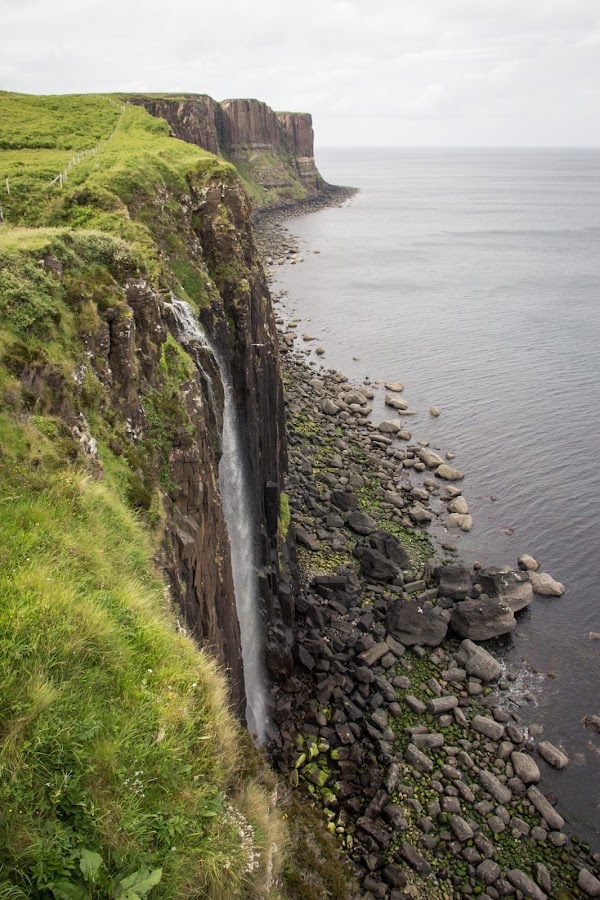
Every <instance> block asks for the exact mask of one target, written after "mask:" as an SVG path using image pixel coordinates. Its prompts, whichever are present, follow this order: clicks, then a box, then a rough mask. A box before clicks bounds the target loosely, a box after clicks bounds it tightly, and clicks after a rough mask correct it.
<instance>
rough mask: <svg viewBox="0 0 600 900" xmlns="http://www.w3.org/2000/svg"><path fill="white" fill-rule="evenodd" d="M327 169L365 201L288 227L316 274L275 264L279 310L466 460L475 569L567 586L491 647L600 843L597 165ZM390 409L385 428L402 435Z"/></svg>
mask: <svg viewBox="0 0 600 900" xmlns="http://www.w3.org/2000/svg"><path fill="white" fill-rule="evenodd" d="M319 161H320V164H321V168H322V169H323V170H324V174H325V177H326V178H327V179H328V180H331V181H336V182H338V183H343V184H356V185H358V186H359V187H360V188H361V193H359V194H358V195H357V196H356V197H355V198H354V199H353V200H352V201H351V202H350V203H349V204H348V205H346V206H344V207H342V208H331V209H326V210H321V211H318V212H315V213H313V214H311V215H309V216H303V217H301V218H296V219H294V220H293V221H292V222H289V223H288V226H289V229H290V231H291V233H292V235H293V236H294V237H295V238H296V237H297V240H298V243H299V249H300V255H301V257H302V258H303V260H304V261H303V263H302V264H296V265H294V266H289V265H286V266H284V267H281V268H280V267H278V266H274V276H275V278H276V287H277V288H278V289H279V290H282V291H286V292H287V296H286V297H285V298H284V299H283V302H282V305H280V307H279V308H280V309H282V308H283V309H284V311H285V316H286V318H288V319H291V318H293V317H297V318H298V319H299V320H300V322H299V324H298V328H297V330H298V333H299V337H301V335H302V333H310V335H311V336H316V337H317V339H318V340H317V341H316V342H315V343H308V342H307V343H305V344H303V342H302V341H301V339H300V340H299V341H298V343H299V345H300V346H303V348H304V349H306V350H308V349H310V348H311V347H312V348H313V349H314V347H315V346H316V344H317V343H319V344H321V345H322V346H323V347H324V348H325V351H326V352H325V355H324V357H319V356H316V355H314V353H313V355H312V356H311V359H312V360H313V361H314V363H315V364H316V365H317V366H318V365H320V364H321V362H322V361H324V362H325V365H326V366H327V367H329V366H334V367H335V368H339V369H341V370H342V371H344V373H345V374H346V375H347V376H348V377H349V378H350V380H351V381H352V382H355V383H360V382H362V380H363V378H364V377H365V376H370V378H371V379H373V380H375V379H376V378H379V377H382V378H385V379H390V380H401V381H404V382H405V383H406V390H405V396H406V397H407V398H408V399H409V400H410V401H411V408H414V409H415V410H416V411H417V415H416V416H415V417H414V418H412V419H410V420H409V424H410V430H411V432H412V435H413V441H416V440H429V441H430V442H431V446H432V448H434V449H436V448H439V449H440V450H441V451H446V450H448V449H452V450H453V451H454V452H455V453H456V455H457V459H456V464H458V466H459V468H461V469H463V471H465V472H466V475H467V477H466V479H465V482H464V487H463V492H464V494H465V496H466V498H467V500H468V502H469V508H470V511H471V512H472V513H473V519H474V526H473V530H472V532H470V533H469V534H462V533H461V532H459V530H458V529H452V531H451V533H449V534H447V535H446V540H448V539H450V540H451V541H453V542H456V543H458V545H459V555H460V557H461V558H462V559H465V560H468V561H469V562H473V561H475V560H478V561H480V562H481V563H483V564H484V565H499V564H503V563H506V562H510V563H511V564H512V565H516V559H517V556H518V555H519V554H520V553H523V552H529V553H533V555H534V556H536V557H537V558H538V559H540V560H541V562H542V567H543V569H544V570H545V571H549V572H550V573H551V574H552V575H553V576H554V577H555V578H557V579H558V580H559V581H561V582H563V583H564V584H565V586H566V589H567V590H566V593H565V595H564V597H562V598H560V599H552V598H551V599H541V598H536V600H535V601H534V603H533V604H532V606H531V607H530V608H529V609H528V610H527V611H526V612H525V613H523V614H521V617H520V619H519V625H518V628H517V631H516V633H515V635H513V637H512V638H511V639H510V640H503V642H502V643H500V644H499V646H498V647H496V648H495V649H497V650H499V651H500V652H501V653H502V654H504V655H505V656H506V658H507V661H508V663H509V665H510V666H511V667H513V668H518V669H519V671H520V672H521V675H520V677H521V678H522V681H523V685H522V691H523V693H527V692H531V693H532V694H533V696H534V698H535V699H534V701H533V702H532V703H530V704H526V705H525V708H524V709H523V710H521V711H520V712H521V714H522V715H523V716H524V717H528V718H529V722H532V723H542V724H543V725H544V729H545V732H544V736H545V737H547V739H548V740H550V741H553V742H554V743H559V744H560V745H561V746H563V747H564V749H565V750H566V751H567V753H568V754H569V756H570V758H571V760H572V762H571V765H570V766H569V767H568V768H567V769H566V770H565V771H564V772H561V773H558V774H557V773H553V772H551V771H550V772H548V777H547V779H546V776H545V784H546V785H547V787H549V788H550V789H551V790H552V791H554V792H556V793H557V794H558V795H559V796H561V797H568V803H569V807H570V810H569V811H570V814H571V818H570V823H571V827H572V829H573V830H574V831H576V832H579V833H580V834H582V835H584V836H586V837H587V838H588V839H589V840H591V842H592V843H595V840H594V837H595V836H596V835H597V834H598V802H599V798H598V796H597V789H594V785H596V784H597V783H599V781H600V761H599V759H598V755H597V743H594V740H593V736H592V740H590V735H589V733H588V732H587V731H586V730H585V729H584V728H583V727H582V724H581V719H582V718H583V717H584V716H586V715H590V714H597V713H598V709H597V708H596V705H597V696H598V684H599V682H600V648H599V645H598V642H597V641H593V640H590V638H589V633H590V632H597V631H599V630H600V627H599V626H600V621H599V619H598V607H597V601H596V595H595V585H597V583H598V579H599V578H600V571H598V565H599V563H598V559H597V556H596V554H595V551H594V521H593V509H594V504H595V505H596V508H597V503H598V497H599V496H600V481H599V478H598V473H597V469H596V467H595V465H594V446H595V443H596V441H597V437H598V420H597V416H596V414H595V412H594V411H595V410H596V409H597V408H598V400H599V399H600V396H599V386H598V377H597V372H598V364H597V359H596V351H595V343H596V337H595V336H597V335H598V333H599V330H600V323H599V322H598V307H597V297H596V293H595V290H594V285H597V283H598V276H599V274H600V273H598V263H597V261H596V257H595V255H594V246H595V244H596V243H597V236H598V227H599V224H600V219H599V216H600V213H599V203H598V198H599V196H600V193H599V190H600V188H599V184H600V180H599V177H598V173H599V170H600V158H599V156H598V153H597V152H592V151H590V152H584V151H581V152H578V151H569V152H567V151H565V152H562V151H544V152H540V153H537V155H536V151H448V152H446V151H444V152H442V151H423V152H421V151H419V152H415V151H413V152H409V151H405V152H397V151H352V152H350V151H345V152H341V153H340V152H337V151H324V152H322V154H321V157H320V160H319ZM534 171H535V172H536V173H537V175H536V176H535V177H534ZM313 251H317V252H313ZM500 259H502V260H503V262H502V264H501V263H500ZM506 260H508V262H506ZM383 393H384V391H383V389H380V390H379V391H378V390H375V395H376V396H375V399H374V401H373V404H372V405H373V406H374V412H373V414H372V419H373V421H374V422H375V423H378V422H380V421H381V420H382V419H385V418H391V411H390V409H389V408H386V407H384V405H383ZM379 397H380V399H378V398H379ZM433 404H435V405H437V406H439V407H440V409H441V411H442V414H441V416H440V417H439V418H436V419H434V418H433V417H431V416H430V415H429V412H428V410H429V407H430V406H432V405H433ZM574 460H576V461H577V463H576V466H577V468H576V474H574V473H573V472H571V471H570V465H571V464H572V462H573V461H574ZM461 486H462V485H461ZM492 498H493V499H492ZM457 535H460V536H459V537H457ZM566 535H567V536H568V538H566Z"/></svg>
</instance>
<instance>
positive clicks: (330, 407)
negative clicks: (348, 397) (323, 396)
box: [321, 398, 340, 416]
mask: <svg viewBox="0 0 600 900" xmlns="http://www.w3.org/2000/svg"><path fill="white" fill-rule="evenodd" d="M321 409H322V410H323V412H324V413H325V415H326V416H337V414H338V413H339V411H340V408H339V406H337V405H336V404H335V403H334V402H333V400H330V399H329V398H327V400H324V401H323V406H322V407H321Z"/></svg>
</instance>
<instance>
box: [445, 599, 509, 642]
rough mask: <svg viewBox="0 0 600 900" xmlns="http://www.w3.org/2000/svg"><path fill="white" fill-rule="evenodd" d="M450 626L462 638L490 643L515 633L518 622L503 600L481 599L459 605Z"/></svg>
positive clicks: (465, 601)
mask: <svg viewBox="0 0 600 900" xmlns="http://www.w3.org/2000/svg"><path fill="white" fill-rule="evenodd" d="M450 626H451V627H452V628H453V629H454V631H455V632H456V633H457V634H458V635H460V637H462V638H469V639H470V640H472V641H489V640H491V639H492V638H496V637H499V636H500V635H501V634H509V633H510V632H511V631H514V630H515V628H516V627H517V621H516V619H515V616H514V613H513V611H512V609H510V607H509V606H507V604H506V603H504V602H503V601H502V600H492V599H491V598H487V597H484V598H481V597H479V598H477V599H476V600H464V601H463V602H462V603H457V604H456V606H455V607H454V609H453V610H452V614H451V617H450Z"/></svg>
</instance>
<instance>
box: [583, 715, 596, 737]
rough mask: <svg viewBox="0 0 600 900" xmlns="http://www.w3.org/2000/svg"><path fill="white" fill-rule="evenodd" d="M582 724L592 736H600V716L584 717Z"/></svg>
mask: <svg viewBox="0 0 600 900" xmlns="http://www.w3.org/2000/svg"><path fill="white" fill-rule="evenodd" d="M581 724H582V725H583V727H584V728H587V730H588V731H591V732H592V734H600V716H584V717H583V719H582V720H581Z"/></svg>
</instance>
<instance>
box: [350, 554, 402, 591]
mask: <svg viewBox="0 0 600 900" xmlns="http://www.w3.org/2000/svg"><path fill="white" fill-rule="evenodd" d="M360 574H361V575H362V576H363V577H364V578H366V579H367V581H382V582H383V583H384V584H385V583H387V582H390V581H393V580H394V578H396V577H397V576H398V575H399V574H400V566H399V565H398V564H397V563H395V562H393V561H392V560H391V559H387V558H386V557H385V556H384V555H383V553H380V552H379V551H378V550H373V549H372V548H371V547H364V548H363V552H362V556H361V559H360Z"/></svg>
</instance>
